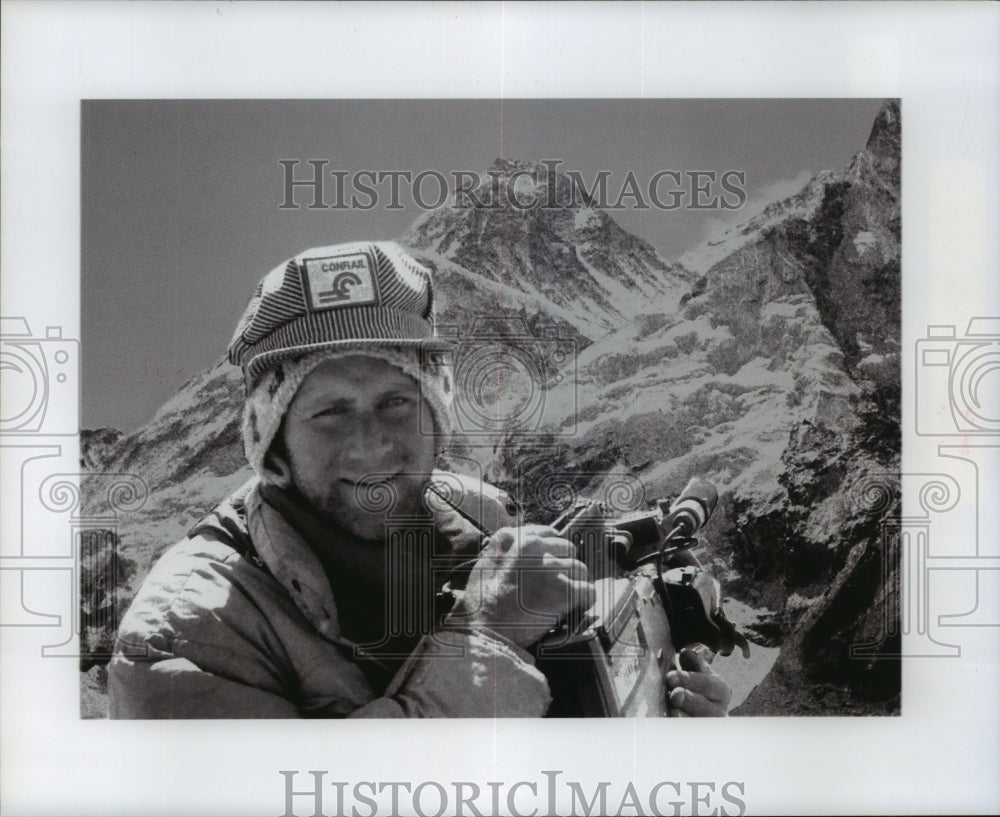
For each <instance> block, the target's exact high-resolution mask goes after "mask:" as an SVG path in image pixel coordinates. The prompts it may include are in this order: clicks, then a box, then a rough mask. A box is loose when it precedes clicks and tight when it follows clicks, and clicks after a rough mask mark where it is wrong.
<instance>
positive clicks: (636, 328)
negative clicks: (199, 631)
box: [82, 102, 900, 714]
mask: <svg viewBox="0 0 1000 817" xmlns="http://www.w3.org/2000/svg"><path fill="white" fill-rule="evenodd" d="M899 133H900V123H899V106H898V104H897V103H895V102H887V103H886V104H885V105H884V106H883V108H882V109H881V111H880V112H879V114H878V117H877V118H876V121H875V123H874V125H873V128H872V132H871V136H870V138H869V140H868V142H867V145H866V146H865V147H864V149H863V150H861V151H860V152H859V153H858V154H857V155H856V156H855V157H854V159H853V160H852V161H851V163H850V164H849V165H848V166H847V167H845V168H841V169H831V170H827V171H824V172H822V173H820V174H819V175H817V176H816V177H815V178H813V179H812V180H811V181H810V182H809V183H808V184H807V185H806V186H805V188H804V189H803V190H802V191H801V192H800V193H798V194H796V195H795V196H792V197H790V198H788V199H784V200H782V201H777V202H774V203H773V204H771V205H770V206H769V207H767V208H766V209H765V210H764V211H763V212H761V213H759V215H757V216H755V217H753V218H752V219H750V220H748V221H747V222H746V223H744V224H741V225H737V226H735V227H733V228H732V229H731V230H730V231H729V233H728V234H726V235H724V236H723V237H722V240H721V241H720V242H714V243H713V244H711V245H708V244H706V245H704V246H703V247H701V248H699V249H698V250H697V251H695V252H692V253H689V254H688V256H687V257H688V258H690V259H692V260H691V261H688V262H687V265H686V267H685V266H681V265H679V264H676V263H670V262H668V261H666V260H664V259H662V258H660V257H659V256H658V255H657V253H656V252H655V251H654V250H653V249H652V248H651V247H649V245H647V244H646V243H645V242H643V241H641V240H640V239H638V238H636V237H634V236H631V235H630V234H628V233H627V232H625V231H624V230H622V229H621V227H620V226H619V225H618V224H617V223H616V222H615V221H614V220H613V218H612V217H611V216H610V215H608V214H607V213H606V212H603V211H601V210H599V209H595V208H594V207H593V206H591V205H589V204H588V203H586V202H582V201H581V202H577V203H575V204H572V206H564V207H555V208H544V207H537V208H533V209H528V208H523V207H517V208H515V207H510V206H509V205H508V206H501V207H489V206H483V207H478V206H456V204H457V202H455V201H450V202H448V203H446V204H445V205H444V206H443V207H441V208H439V209H438V210H436V211H433V212H429V213H426V214H424V215H422V216H421V217H420V218H419V219H418V220H417V221H416V222H415V223H414V224H413V225H412V226H411V228H410V229H409V230H408V231H407V232H406V234H405V235H404V236H403V237H402V238H401V243H403V244H405V245H406V246H408V247H409V248H410V249H411V251H412V252H413V253H414V255H415V256H417V257H418V258H420V259H421V260H422V261H423V262H424V263H426V264H427V265H428V266H430V267H431V268H432V269H433V270H434V274H435V286H436V300H437V304H438V311H439V316H440V322H441V323H443V324H447V325H450V326H453V327H455V328H456V331H457V332H458V333H459V336H460V337H461V336H463V333H466V332H468V331H469V330H470V327H471V326H472V324H473V322H474V319H475V318H476V317H477V316H483V315H493V316H495V315H498V314H499V315H502V316H506V317H507V318H509V319H513V322H514V325H515V326H516V325H523V326H526V327H528V330H529V332H535V331H536V330H539V329H540V328H541V327H546V328H547V329H552V328H554V329H555V330H556V331H557V332H558V333H559V334H560V336H561V337H563V338H569V339H571V340H572V341H573V345H574V348H575V350H576V353H575V354H574V356H573V360H571V361H568V362H567V363H566V364H560V365H563V369H562V371H561V373H560V376H558V377H553V378H551V380H550V381H549V382H548V383H547V385H548V387H549V388H548V389H547V390H545V391H544V392H543V393H542V397H543V399H544V403H545V406H544V412H543V413H542V415H541V419H540V420H539V427H538V429H537V433H535V434H534V435H530V436H524V435H521V436H516V435H515V436H512V437H510V438H509V439H503V440H498V439H493V440H490V441H489V444H488V445H485V444H484V445H479V446H477V445H476V444H475V441H474V440H473V441H471V442H469V444H468V445H467V446H466V447H465V448H464V449H462V454H463V456H470V457H473V458H474V459H476V460H478V461H479V463H480V464H481V466H482V467H483V469H484V470H485V471H486V473H487V474H488V476H489V477H490V478H492V479H493V480H495V481H497V482H498V483H500V484H501V485H503V486H504V487H507V488H509V489H510V490H511V491H512V492H513V493H514V494H515V495H516V496H517V497H518V498H519V500H520V501H521V503H522V505H523V506H524V507H525V509H526V511H527V512H528V514H529V515H530V516H531V517H532V518H533V519H534V520H537V521H549V520H550V519H551V518H552V517H553V516H554V515H555V514H554V513H553V505H552V500H553V498H554V497H556V498H560V499H562V500H565V499H566V497H567V496H569V495H570V493H572V492H573V491H576V492H578V493H580V494H587V495H595V496H600V495H608V492H609V491H614V490H615V486H616V485H627V486H630V488H629V491H626V493H628V494H629V498H630V500H631V501H632V503H633V504H641V502H642V501H643V500H646V501H649V500H653V499H655V498H658V497H661V496H673V495H675V494H676V492H677V491H679V490H680V488H681V487H682V485H683V484H684V483H685V482H686V481H687V479H688V478H689V477H690V476H692V475H695V474H698V475H702V476H705V477H708V478H710V479H712V480H713V481H714V482H715V483H716V484H717V485H718V487H719V491H720V503H719V507H718V509H717V510H716V512H715V514H714V516H713V518H712V520H711V522H710V524H709V527H708V529H707V531H706V541H707V542H708V545H707V546H706V547H705V548H703V549H702V550H704V554H703V556H704V559H705V560H707V561H709V562H710V563H711V564H713V565H714V567H715V570H716V573H717V575H719V577H720V578H721V579H723V581H724V584H725V586H726V589H727V592H728V593H730V595H731V601H730V602H729V604H730V610H731V614H732V615H733V616H734V617H735V618H739V619H740V620H741V621H742V622H743V624H744V626H746V627H747V628H748V631H749V633H750V634H751V635H752V636H753V637H754V638H755V640H756V641H757V642H758V643H760V644H766V645H767V646H768V647H776V646H780V648H781V654H780V657H778V659H777V663H776V664H775V666H774V670H773V671H771V673H770V674H769V675H768V677H767V678H766V679H765V680H764V682H763V683H762V684H761V685H760V686H759V687H758V688H757V689H756V690H755V691H754V692H753V693H751V694H750V697H749V698H748V699H747V701H746V703H745V704H744V706H743V707H742V710H741V711H743V712H746V713H752V714H787V713H789V712H803V713H822V714H850V713H854V712H864V713H872V712H893V711H898V704H899V695H898V693H899V671H898V664H896V663H894V662H892V661H886V660H883V659H880V658H879V655H880V654H881V653H891V652H892V647H893V642H892V640H891V639H888V638H887V637H886V636H885V634H884V633H882V632H881V630H880V628H881V627H882V626H883V625H882V621H883V619H882V610H881V608H880V606H879V605H880V603H881V600H882V599H883V598H884V597H886V596H887V595H888V596H890V597H891V589H892V588H891V586H887V585H886V583H885V581H884V580H883V577H882V574H881V569H882V568H881V565H882V563H883V561H882V557H883V553H882V551H881V548H882V547H883V546H884V545H883V543H882V540H881V537H880V530H881V528H880V525H881V524H882V522H883V520H884V519H885V518H886V516H887V515H889V514H892V513H898V507H897V505H898V502H897V500H896V499H895V497H896V496H897V495H898V471H899V333H900V330H899V327H900V315H899V309H900V278H899V262H900V253H899V244H900V241H899V230H900V210H899V148H900V139H899ZM490 171H491V172H489V173H487V174H484V176H483V181H482V183H481V185H480V186H479V187H478V188H476V190H475V193H474V196H473V198H475V199H476V200H478V201H490V200H494V199H491V198H490V196H491V195H493V194H494V193H495V192H496V191H495V190H494V187H495V186H496V185H498V184H502V181H503V179H504V178H505V177H506V178H510V177H512V176H513V175H514V174H515V173H517V174H518V179H519V181H518V184H519V189H518V200H519V201H520V202H522V203H523V202H525V201H528V200H530V197H531V196H532V195H535V196H543V195H546V194H547V193H549V192H550V191H551V188H550V187H549V185H552V184H555V185H556V186H557V189H562V188H561V187H560V186H562V185H565V184H566V180H565V179H564V178H562V177H557V178H556V179H555V180H554V181H553V180H552V179H550V178H549V177H547V176H546V175H545V173H547V169H546V168H545V167H544V166H543V165H537V164H534V163H531V162H518V161H512V160H507V159H505V160H498V161H497V163H495V164H494V165H493V167H492V168H490ZM241 400H242V383H241V381H240V378H239V373H238V372H237V371H236V370H235V369H233V368H232V367H229V366H228V365H227V364H225V363H224V361H223V360H221V359H220V361H219V362H218V363H216V364H215V365H214V366H212V367H210V368H209V369H208V370H207V371H205V372H203V373H202V374H200V375H198V376H196V377H195V378H193V379H192V380H191V381H189V382H188V383H187V384H185V386H184V387H183V388H182V389H181V390H180V391H179V392H178V393H177V395H175V396H174V397H173V398H172V399H171V400H170V401H168V402H167V403H165V404H164V405H163V406H162V407H161V408H160V410H159V411H158V412H157V414H156V415H155V416H154V417H153V419H152V420H151V421H150V422H149V423H148V424H146V425H145V426H144V427H142V428H140V429H138V430H137V431H135V432H133V433H132V434H128V435H117V434H116V433H115V432H113V431H110V430H100V431H99V432H94V433H88V434H86V435H85V437H84V439H83V440H82V449H83V460H84V464H85V467H86V468H89V469H90V470H91V471H92V472H93V476H92V477H91V478H90V479H88V480H87V481H85V485H84V490H85V502H87V503H88V504H89V505H90V506H91V508H92V509H93V510H94V511H97V510H99V509H100V507H99V506H100V505H101V503H102V502H103V501H104V500H103V497H104V492H103V487H102V482H101V476H100V475H101V474H102V473H106V472H114V473H131V474H138V475H140V476H141V477H142V478H143V479H144V480H145V481H146V483H147V484H148V486H149V489H150V496H149V499H148V501H147V502H146V504H145V505H144V506H143V508H142V509H141V510H140V511H138V512H136V513H134V514H130V515H126V516H122V517H121V521H120V526H119V529H118V542H117V546H118V549H119V553H120V555H121V557H122V560H121V563H122V564H123V565H126V567H127V569H125V570H124V571H123V575H122V576H121V577H120V584H119V598H118V601H119V607H121V606H122V604H123V603H124V602H126V601H127V600H128V599H129V598H131V595H132V594H133V593H134V592H135V590H136V588H137V586H138V583H139V582H140V581H141V579H142V577H143V576H144V575H145V572H146V571H147V570H148V567H149V565H150V564H151V562H152V560H153V559H155V558H156V557H157V556H158V555H159V554H160V553H161V552H162V551H163V550H164V549H166V548H167V547H169V546H170V545H171V544H172V543H173V542H174V541H176V540H177V539H178V538H179V537H180V536H182V535H183V533H184V532H185V531H186V530H187V529H188V528H189V527H190V525H191V524H192V523H193V522H194V521H196V520H197V519H198V518H200V516H201V515H202V514H203V513H204V512H206V511H207V510H208V509H210V508H211V506H212V505H214V504H215V502H216V501H218V500H219V499H220V498H222V497H223V496H224V495H225V494H226V493H227V492H228V491H230V490H232V489H234V488H235V487H237V486H238V485H239V484H240V483H241V482H242V481H243V480H244V479H245V478H246V477H247V476H248V474H249V472H248V470H247V468H246V465H245V463H244V460H243V455H242V445H241V442H240V438H239V412H240V404H241ZM480 442H481V441H480ZM873 486H874V488H873ZM873 490H874V492H875V493H876V494H879V495H880V496H883V497H887V499H886V501H885V502H881V503H879V504H877V505H876V506H873V504H872V503H871V501H870V498H871V496H872V494H873ZM567 491H568V492H569V493H567ZM879 492H881V493H879ZM891 581H892V579H890V585H891ZM91 603H92V604H93V605H100V604H107V603H108V602H107V598H106V597H102V599H100V600H91ZM896 612H897V611H895V610H891V611H890V613H893V614H894V613H896ZM897 631H898V628H897ZM107 638H108V634H107V633H97V632H94V633H91V634H90V635H89V639H90V641H89V643H90V644H91V646H92V647H93V648H94V649H95V651H96V648H97V645H99V644H100V643H105V644H106V642H107ZM858 641H865V642H871V643H873V644H875V647H874V648H873V652H872V656H873V657H872V659H871V660H870V661H867V662H859V661H856V660H855V661H852V660H849V658H848V657H847V653H848V648H849V646H850V645H851V644H852V643H855V642H858ZM765 652H766V651H765ZM739 660H742V659H739ZM101 671H102V668H101V667H99V666H97V667H94V669H93V670H91V675H90V676H88V677H89V681H88V683H90V684H91V686H93V687H94V688H95V692H94V696H95V700H97V701H98V703H97V704H96V706H98V708H99V696H100V673H101ZM737 671H738V670H737Z"/></svg>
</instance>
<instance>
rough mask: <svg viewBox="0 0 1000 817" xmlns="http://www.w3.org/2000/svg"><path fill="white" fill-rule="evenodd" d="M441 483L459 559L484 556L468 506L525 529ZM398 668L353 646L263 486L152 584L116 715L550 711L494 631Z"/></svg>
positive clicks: (477, 497) (441, 506) (113, 683)
mask: <svg viewBox="0 0 1000 817" xmlns="http://www.w3.org/2000/svg"><path fill="white" fill-rule="evenodd" d="M442 477H443V478H445V479H446V481H447V484H448V485H449V486H451V488H452V489H451V490H450V493H451V494H452V497H451V501H450V503H449V504H445V503H444V502H441V503H436V504H435V507H434V509H433V516H432V520H431V521H430V522H429V524H432V525H433V526H434V529H435V532H436V535H437V541H442V540H443V541H445V542H447V543H448V545H449V546H450V547H451V549H452V554H451V555H452V558H453V560H454V558H455V556H456V555H461V554H463V553H464V554H466V555H472V556H474V555H475V554H476V552H477V546H478V543H479V541H480V539H481V536H482V534H481V532H480V531H479V530H478V529H477V528H475V527H474V526H473V525H472V524H471V523H470V522H469V521H467V517H468V516H469V515H470V514H468V513H467V509H468V508H469V506H470V505H475V506H476V510H475V511H473V513H472V514H471V515H472V516H473V517H474V518H479V519H482V518H483V515H485V516H486V517H488V518H489V521H488V523H487V524H488V525H490V526H491V527H492V528H494V529H495V528H496V527H500V526H501V525H504V524H509V523H511V522H513V521H514V520H512V519H511V518H510V517H509V514H508V512H507V511H505V510H504V507H503V502H502V497H501V496H500V495H498V494H496V493H495V492H494V495H493V496H491V495H490V491H491V490H492V489H489V488H488V487H487V486H482V485H480V484H479V483H475V484H472V482H471V481H470V480H467V479H465V478H459V477H456V475H453V474H442V473H441V472H435V479H436V480H437V479H439V478H442ZM455 485H459V486H460V487H459V489H458V492H457V494H458V501H455V496H456V491H455V490H454V486H455ZM456 507H457V508H460V509H462V510H456ZM484 512H485V513H484ZM496 523H499V524H496ZM390 666H391V665H389V666H387V664H386V662H385V661H382V660H380V659H379V658H378V657H377V656H375V655H372V654H371V653H369V652H367V651H366V650H365V649H363V648H361V647H360V646H359V645H357V644H355V643H353V642H352V641H351V640H350V639H348V638H347V637H346V636H345V635H344V633H343V630H342V627H341V623H340V620H339V617H338V611H337V604H336V600H335V599H334V594H333V591H332V590H331V587H330V582H329V580H328V579H327V576H326V574H325V572H324V570H323V567H322V565H321V563H320V561H319V559H318V558H317V556H316V554H315V553H314V552H313V550H312V549H311V548H310V546H309V545H308V544H307V542H306V541H305V540H304V539H303V537H302V536H301V535H300V534H299V532H298V531H297V530H296V528H295V527H293V526H292V525H291V524H290V522H289V520H288V519H286V518H285V516H284V515H283V514H282V513H281V512H280V510H279V509H278V508H277V507H276V506H275V505H274V504H273V503H271V502H269V501H268V500H267V499H266V498H265V497H264V495H263V494H262V491H261V484H260V482H259V480H257V479H256V478H255V479H252V480H251V481H250V482H248V483H247V484H246V485H244V486H243V488H241V489H240V490H239V491H237V492H236V493H235V494H234V495H233V496H231V497H230V498H229V499H228V500H226V501H225V502H223V503H222V504H221V505H219V506H218V507H217V508H216V509H215V510H214V511H213V512H212V513H211V514H209V516H208V517H206V518H205V519H204V520H202V521H201V522H199V523H198V524H197V525H196V526H195V527H194V528H193V529H192V530H191V532H190V533H189V534H188V536H187V537H186V538H185V539H184V540H183V541H181V542H180V543H178V544H177V545H175V546H174V547H172V548H171V549H170V550H168V551H167V552H166V553H165V554H164V555H163V556H162V557H161V558H160V560H159V561H158V562H157V563H156V565H155V566H154V567H153V570H152V571H151V572H150V574H149V575H148V576H147V578H146V580H145V582H144V583H143V585H142V587H141V589H140V591H139V593H138V595H137V596H136V598H135V600H134V601H133V603H132V605H131V607H130V608H129V610H128V612H127V614H126V615H125V617H124V619H123V621H122V623H121V626H120V627H119V631H118V638H117V643H116V647H115V655H114V656H113V658H112V660H111V663H110V665H109V668H108V687H109V693H110V696H111V706H110V715H111V717H113V718H266V717H272V718H297V717H539V716H541V715H543V714H544V713H545V711H546V709H547V708H548V705H549V700H550V698H549V689H548V684H547V682H546V680H545V677H544V675H542V673H541V672H539V671H538V669H537V668H535V666H534V664H533V660H532V658H531V656H530V655H529V654H528V653H527V652H526V651H524V650H523V649H521V648H520V647H518V646H516V645H515V644H513V643H512V642H510V641H508V640H507V639H505V638H504V637H503V636H501V635H499V634H497V633H495V632H493V631H491V630H487V629H485V628H478V627H477V628H474V629H464V630H463V629H452V628H449V629H436V630H433V631H432V632H430V633H429V634H428V635H424V636H423V637H422V638H420V640H419V641H418V642H417V644H416V647H415V648H414V649H413V650H412V652H411V653H410V654H409V657H408V658H406V659H405V661H404V662H403V664H402V666H401V668H399V669H398V671H396V672H395V674H394V675H393V674H392V673H391V672H390V670H389V668H390ZM387 680H388V684H386V681H387Z"/></svg>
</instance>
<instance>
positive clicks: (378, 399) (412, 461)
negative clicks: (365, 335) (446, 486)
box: [283, 354, 435, 540]
mask: <svg viewBox="0 0 1000 817" xmlns="http://www.w3.org/2000/svg"><path fill="white" fill-rule="evenodd" d="M421 400H422V398H421V396H420V387H419V386H418V384H417V383H416V381H415V380H413V378H411V377H409V376H408V375H406V374H404V373H403V372H402V371H400V370H399V369H397V368H396V367H395V366H392V365H391V364H389V363H386V362H385V361H384V360H381V359H379V358H374V357H366V356H365V355H363V354H358V355H351V356H349V357H342V358H336V359H334V360H328V361H326V362H324V363H321V364H320V365H319V366H317V367H316V368H315V369H313V370H312V371H311V372H310V373H309V375H308V376H307V377H306V378H305V380H303V381H302V385H301V386H300V387H299V390H298V392H297V393H296V395H295V398H294V399H293V400H292V402H291V405H290V406H289V408H288V413H287V414H286V415H285V421H284V426H283V428H284V443H285V451H286V452H287V456H288V466H289V468H290V471H291V479H292V483H293V484H294V485H295V486H296V487H297V488H298V490H299V492H300V493H301V494H302V496H303V497H304V498H305V499H306V500H307V501H308V502H309V503H310V504H311V505H312V506H313V508H314V510H316V511H317V512H319V513H320V514H321V515H323V516H325V517H326V518H328V519H330V520H331V521H332V522H334V523H336V524H337V525H338V526H339V527H341V528H344V529H346V530H348V531H349V532H351V533H353V534H355V535H356V536H359V537H361V538H363V539H370V540H381V539H382V538H383V536H384V530H385V527H384V525H385V518H386V515H387V514H389V513H392V514H394V515H410V514H414V513H419V512H420V511H421V508H422V507H423V505H422V495H423V491H424V487H425V486H426V484H427V480H428V478H429V476H430V474H431V471H432V469H433V467H434V461H435V454H434V448H435V441H434V438H433V437H431V436H429V435H425V434H421V433H420V421H419V418H420V412H421V405H420V401H421ZM423 410H424V411H427V410H428V407H427V406H426V405H425V406H423ZM386 492H390V493H391V494H393V495H394V496H395V497H396V501H395V503H394V504H393V505H392V508H391V510H388V511H387V510H385V508H384V505H383V506H382V509H381V510H377V511H375V510H372V507H371V503H372V501H373V500H374V501H375V503H376V504H378V499H379V498H381V497H385V496H386ZM366 496H367V497H368V507H367V508H366V507H364V505H363V504H362V503H364V502H365V497H366Z"/></svg>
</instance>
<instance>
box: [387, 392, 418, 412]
mask: <svg viewBox="0 0 1000 817" xmlns="http://www.w3.org/2000/svg"><path fill="white" fill-rule="evenodd" d="M412 404H413V399H412V398H410V397H406V396H404V395H401V394H397V395H393V396H392V397H387V398H386V399H385V400H383V401H382V408H387V409H394V408H402V407H404V406H410V405H412Z"/></svg>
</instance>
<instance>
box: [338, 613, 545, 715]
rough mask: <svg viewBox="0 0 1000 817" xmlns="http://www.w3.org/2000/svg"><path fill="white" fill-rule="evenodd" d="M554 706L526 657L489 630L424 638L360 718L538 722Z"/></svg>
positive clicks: (361, 710)
mask: <svg viewBox="0 0 1000 817" xmlns="http://www.w3.org/2000/svg"><path fill="white" fill-rule="evenodd" d="M549 702H550V697H549V686H548V682H547V681H546V680H545V676H544V675H542V673H541V672H539V670H538V669H537V668H536V667H535V666H534V665H533V663H532V662H531V659H530V657H529V656H528V654H527V653H526V652H525V651H524V650H522V649H521V648H520V647H517V646H516V645H514V644H513V643H512V642H510V641H507V639H505V638H503V637H501V636H499V635H498V634H496V633H494V632H492V631H490V630H486V629H475V630H471V629H470V630H457V629H449V630H441V631H439V632H436V633H434V634H433V635H430V636H426V637H424V638H423V639H422V640H421V641H420V643H419V644H418V645H417V647H416V649H415V650H414V651H413V653H412V654H411V655H410V657H409V659H408V660H407V661H406V663H405V664H404V665H403V667H402V668H401V669H400V671H399V672H398V673H397V675H396V677H395V678H394V679H393V681H392V683H391V684H390V685H389V688H388V689H387V690H386V694H385V697H382V698H377V699H376V700H374V701H372V702H371V703H370V704H366V705H365V706H362V707H360V708H359V709H357V710H356V711H355V712H353V713H352V714H351V717H356V718H357V717H362V718H388V717H408V718H430V717H447V718H483V717H492V718H518V717H520V718H538V717H541V716H542V715H544V714H545V711H546V710H547V709H548V706H549Z"/></svg>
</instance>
